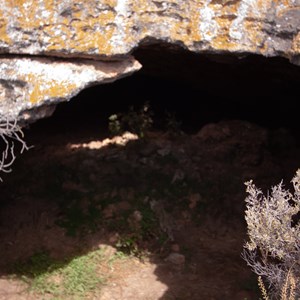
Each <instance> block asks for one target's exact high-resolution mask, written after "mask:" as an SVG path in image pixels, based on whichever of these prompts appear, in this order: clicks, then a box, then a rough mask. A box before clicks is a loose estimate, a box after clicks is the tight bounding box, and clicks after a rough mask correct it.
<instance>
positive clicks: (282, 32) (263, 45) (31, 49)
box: [0, 0, 300, 59]
mask: <svg viewBox="0 0 300 300" xmlns="http://www.w3.org/2000/svg"><path fill="white" fill-rule="evenodd" d="M299 30H300V1H299V0H235V1H231V0H94V1H75V0H73V1H72V0H60V1H56V0H18V1H9V0H4V1H2V3H1V8H0V51H1V52H2V53H18V54H35V55H37V54H38V55H50V54H52V55H59V56H68V57H70V56H76V57H87V56H89V57H93V58H95V57H113V56H118V55H124V54H128V53H129V52H130V51H131V50H132V49H134V48H136V47H138V45H139V44H140V43H141V42H143V41H145V40H151V39H153V40H163V41H166V42H170V43H177V44H179V45H182V46H184V47H186V48H188V49H189V50H192V51H196V52H199V51H210V52H220V51H221V52H230V53H241V52H245V53H257V54H262V55H282V56H287V57H289V58H291V59H293V58H297V56H298V55H299V51H300V32H299Z"/></svg>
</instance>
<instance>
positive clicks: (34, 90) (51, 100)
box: [0, 57, 141, 121]
mask: <svg viewBox="0 0 300 300" xmlns="http://www.w3.org/2000/svg"><path fill="white" fill-rule="evenodd" d="M140 67H141V65H140V64H139V63H138V62H137V61H136V60H134V59H133V58H128V59H126V60H122V61H115V62H101V61H92V60H77V61H74V62H71V61H65V60H56V59H51V58H34V57H32V58H6V59H1V60H0V114H1V115H6V116H8V117H9V118H12V119H14V118H16V117H18V116H19V115H20V116H19V119H20V118H21V119H22V120H23V121H26V120H27V119H28V120H30V121H33V120H34V119H38V118H41V117H44V116H46V115H49V114H51V113H52V111H53V104H55V103H57V102H60V101H63V100H64V101H65V100H68V99H70V98H71V97H73V96H75V95H76V94H78V93H79V92H80V91H81V90H82V89H84V88H86V87H87V86H91V85H93V84H97V83H99V82H101V83H106V82H112V81H114V80H116V79H118V78H121V77H122V76H126V75H129V74H131V73H132V72H134V71H137V70H139V69H140ZM41 105H44V106H45V105H46V107H47V108H46V107H44V108H43V109H40V110H36V111H35V112H36V114H31V113H30V109H31V108H33V107H39V106H41Z"/></svg>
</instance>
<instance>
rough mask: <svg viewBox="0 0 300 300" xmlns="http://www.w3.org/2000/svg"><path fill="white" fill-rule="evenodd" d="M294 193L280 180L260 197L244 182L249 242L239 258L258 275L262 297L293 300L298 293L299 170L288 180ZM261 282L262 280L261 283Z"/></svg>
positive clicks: (299, 242)
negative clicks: (246, 194) (286, 188)
mask: <svg viewBox="0 0 300 300" xmlns="http://www.w3.org/2000/svg"><path fill="white" fill-rule="evenodd" d="M292 183H293V186H294V190H295V192H294V194H292V193H290V192H289V191H287V190H285V189H284V188H283V184H282V182H281V183H280V184H278V185H277V186H274V187H273V188H272V190H271V193H270V194H268V195H267V196H264V195H263V193H262V192H261V191H260V190H259V189H257V188H256V186H255V185H254V184H253V182H252V180H251V181H248V182H246V186H247V192H248V194H249V195H248V197H247V198H246V216H245V218H246V222H247V226H248V236H249V238H250V241H249V242H247V243H246V244H245V245H244V251H243V254H242V256H243V258H244V259H245V260H246V262H247V264H248V266H250V267H251V268H252V270H253V271H254V272H255V273H256V274H257V275H258V276H259V286H260V289H261V291H262V294H263V297H264V299H271V298H272V299H273V298H274V299H281V300H287V299H289V300H294V299H298V298H297V297H299V296H300V261H299V258H300V224H299V223H298V222H297V220H296V219H297V216H298V215H299V212H300V169H299V170H298V171H297V173H296V176H295V177H294V178H293V180H292ZM264 282H265V283H264Z"/></svg>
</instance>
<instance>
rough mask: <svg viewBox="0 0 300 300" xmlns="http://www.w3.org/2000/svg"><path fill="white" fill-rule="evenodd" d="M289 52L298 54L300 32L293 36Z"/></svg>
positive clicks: (299, 50)
mask: <svg viewBox="0 0 300 300" xmlns="http://www.w3.org/2000/svg"><path fill="white" fill-rule="evenodd" d="M291 52H293V54H294V55H295V54H300V32H299V33H298V34H297V35H296V36H295V37H294V39H293V43H292V47H291Z"/></svg>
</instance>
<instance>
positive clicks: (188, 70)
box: [0, 47, 300, 300]
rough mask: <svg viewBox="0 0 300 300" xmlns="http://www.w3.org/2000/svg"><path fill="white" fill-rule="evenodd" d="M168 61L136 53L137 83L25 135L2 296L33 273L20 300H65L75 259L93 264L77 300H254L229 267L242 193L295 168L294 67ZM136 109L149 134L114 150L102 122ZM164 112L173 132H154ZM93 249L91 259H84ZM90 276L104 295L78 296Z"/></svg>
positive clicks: (96, 94)
mask: <svg viewBox="0 0 300 300" xmlns="http://www.w3.org/2000/svg"><path fill="white" fill-rule="evenodd" d="M175 50H176V51H175ZM175 50H172V49H170V48H165V47H154V48H151V49H150V48H147V47H145V48H140V49H139V50H137V51H135V52H134V53H133V55H134V56H136V58H137V59H138V60H139V61H140V62H141V63H142V65H143V66H144V68H143V69H142V70H141V71H140V72H139V73H136V74H134V75H133V76H131V77H128V78H124V79H122V80H119V81H116V82H114V83H111V84H106V85H99V86H95V87H91V88H88V89H86V90H84V91H82V92H81V93H80V94H79V95H78V96H76V97H74V99H72V100H71V101H70V102H69V103H62V104H60V105H58V106H57V109H56V111H55V112H54V114H53V116H52V117H50V118H48V119H43V120H40V121H38V122H36V123H34V124H32V125H31V126H30V128H29V129H28V130H26V140H27V141H28V143H29V144H30V145H31V144H33V145H34V146H35V147H34V148H33V149H31V150H30V151H28V152H26V153H24V154H23V155H21V156H20V157H18V159H17V160H16V163H15V164H14V166H13V172H12V173H10V174H5V178H3V179H4V183H3V184H2V189H1V197H2V199H3V200H2V201H1V209H0V239H1V242H2V247H0V256H1V258H2V260H1V261H0V270H1V274H0V275H3V276H4V281H1V287H2V286H3V285H4V284H5V285H6V286H8V288H7V290H8V291H9V293H10V294H9V295H10V297H12V296H11V295H14V294H13V293H15V294H16V295H17V296H18V297H19V295H20V293H22V291H21V292H20V291H19V290H16V288H15V286H13V287H14V290H13V292H12V289H11V284H12V283H11V281H8V280H6V279H5V278H6V276H7V275H11V274H15V269H13V268H12V266H14V265H18V266H21V268H19V270H21V271H22V273H21V274H20V273H18V275H21V276H22V277H23V278H28V279H29V280H28V282H29V283H30V282H32V281H31V280H34V276H33V275H34V274H36V270H38V274H42V276H43V277H40V278H38V279H41V280H43V278H44V281H41V280H40V281H38V286H39V287H40V289H41V290H40V291H35V293H36V294H30V296H29V298H32V299H40V298H41V295H42V294H43V293H44V294H45V293H48V294H50V296H55V297H59V296H61V297H65V295H66V293H65V290H64V287H63V286H60V287H59V288H57V285H58V284H59V283H60V282H62V281H63V280H65V282H68V280H69V278H67V277H64V276H67V274H68V273H70V272H69V271H70V268H69V267H70V264H69V262H71V261H72V259H73V258H74V256H75V257H76V258H78V257H80V258H83V259H84V260H83V261H84V262H85V264H87V263H90V262H91V260H90V259H92V263H93V264H92V266H94V267H95V265H96V267H95V268H89V269H91V270H92V271H91V272H89V273H88V274H89V276H90V278H88V279H85V280H86V281H85V282H84V284H82V282H81V283H80V285H79V287H80V288H83V289H81V290H80V291H79V292H80V293H81V294H79V296H80V298H82V297H83V293H85V292H86V294H84V296H86V299H90V297H91V298H95V297H96V298H97V299H102V298H101V297H100V296H101V295H105V296H106V297H105V298H103V299H123V298H124V297H123V296H124V295H130V296H128V297H127V298H128V299H129V298H130V299H132V297H134V298H135V299H155V300H158V299H175V298H176V299H179V298H180V299H191V300H198V299H237V300H238V299H258V298H259V290H258V288H257V283H256V277H255V276H254V275H253V274H252V273H251V271H250V269H249V268H247V266H246V263H245V262H244V261H243V260H242V259H241V257H240V254H241V251H242V248H243V243H244V241H245V239H247V234H246V225H245V220H244V209H245V206H244V204H245V203H244V199H245V197H246V192H245V186H244V182H245V181H246V180H250V179H253V180H254V182H255V183H256V184H257V186H258V187H259V188H262V189H263V190H265V189H269V188H270V187H271V186H273V185H275V184H277V183H279V182H280V181H281V179H283V180H284V183H285V184H286V185H287V184H288V183H289V182H290V180H291V178H292V177H293V176H294V174H295V171H296V170H297V168H299V166H300V158H299V134H298V111H297V109H296V104H297V103H296V102H297V91H298V86H299V80H300V76H299V72H300V71H299V70H300V69H299V68H298V67H296V66H293V65H291V64H289V63H288V62H287V61H286V60H284V59H278V58H274V59H266V58H261V57H257V56H248V57H245V58H240V59H238V58H236V57H231V56H222V55H219V56H211V55H195V54H191V53H187V52H185V51H182V50H178V49H175ZM146 102H149V104H150V107H151V109H152V110H153V118H154V131H153V135H151V136H149V137H148V138H145V139H137V138H136V137H133V138H132V139H129V141H128V143H126V144H124V143H123V140H121V142H122V143H123V144H122V143H121V144H120V143H119V144H118V141H120V139H119V137H115V136H111V135H110V134H109V132H108V118H109V117H110V116H111V115H112V114H115V113H118V112H125V113H126V112H127V110H128V108H129V107H130V106H134V107H136V108H139V107H141V106H143V104H144V103H146ZM167 112H169V113H174V114H175V116H176V118H177V120H178V121H181V122H182V130H183V131H184V133H185V134H181V135H177V136H175V137H174V136H169V135H167V134H164V133H165V132H164V131H165V130H166V128H165V125H166V124H165V120H166V113H167ZM131 137H132V136H131ZM115 138H116V139H115ZM292 221H294V220H292ZM95 249H96V250H99V249H100V250H101V255H100V256H99V252H96V254H95V252H93V253H92V255H89V254H90V253H91V251H94V250H95ZM102 251H103V252H102ZM102 254H103V256H102ZM95 258H96V259H98V260H96V261H93V259H95ZM99 259H100V261H101V263H99ZM143 259H144V261H143ZM20 261H21V262H20ZM28 261H29V264H28ZM77 261H78V260H77ZM24 262H25V263H24ZM34 262H37V265H35V266H34ZM30 263H31V265H30ZM32 265H33V266H32ZM81 265H82V263H81ZM57 266H60V268H61V269H57ZM84 266H86V265H84ZM89 266H90V265H89ZM34 267H38V269H35V268H34ZM65 267H66V268H67V271H68V272H66V271H63V270H65V269H64V268H65ZM49 270H53V271H54V273H53V274H49ZM80 270H81V269H80ZM34 272H35V273H34ZM80 272H81V273H80V274H79V275H78V276H77V275H76V276H73V278H75V277H76V279H77V278H79V279H80V278H81V277H82V274H86V271H85V270H82V271H80ZM72 274H73V273H72ZM93 274H94V275H95V274H96V275H97V276H96V277H97V278H98V279H99V278H103V279H104V280H103V281H105V280H106V282H107V285H106V286H102V285H101V286H98V285H97V284H96V285H95V288H94V289H92V290H89V291H86V290H85V286H86V283H87V282H89V281H90V279H93V278H95V276H92V275H93ZM107 274H108V275H107ZM3 276H2V277H3ZM45 276H46V277H45ZM9 278H11V277H9ZM14 278H15V277H14ZM17 278H18V277H17ZM45 278H46V280H45ZM84 278H86V277H84ZM33 282H34V281H33ZM49 283H50V284H49ZM52 283H53V284H52ZM96 283H97V281H96ZM53 286H54V287H55V290H53V289H52V290H51V287H53ZM88 286H89V285H88ZM23 290H25V289H23ZM55 293H56V294H55ZM57 293H60V294H57ZM22 295H23V294H22ZM132 295H134V296H132ZM34 296H36V298H34ZM72 296H74V297H76V296H78V294H75V295H72ZM89 296H90V297H89ZM26 297H27V295H26ZM27 298H28V297H27Z"/></svg>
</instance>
